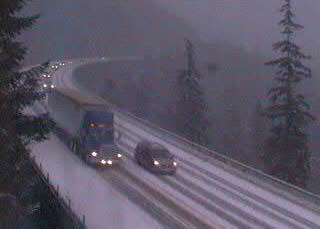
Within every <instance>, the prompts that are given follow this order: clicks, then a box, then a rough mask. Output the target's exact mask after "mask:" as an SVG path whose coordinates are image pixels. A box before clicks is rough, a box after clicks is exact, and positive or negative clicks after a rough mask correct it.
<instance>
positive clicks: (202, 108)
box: [177, 39, 209, 145]
mask: <svg viewBox="0 0 320 229" xmlns="http://www.w3.org/2000/svg"><path fill="white" fill-rule="evenodd" d="M185 44H186V53H185V56H186V57H187V69H186V70H181V71H180V74H179V75H178V80H177V91H178V101H177V112H178V120H177V130H178V132H179V133H181V134H183V135H184V136H185V137H187V138H188V139H190V140H191V141H194V142H197V143H199V144H203V145H206V144H207V143H208V138H207V130H208V127H209V121H208V119H207V117H206V111H207V104H206V102H205V98H204V97H205V95H204V92H203V89H202V88H201V85H200V79H201V75H200V73H199V72H198V70H197V68H196V64H195V52H194V46H193V44H192V43H191V42H190V40H188V39H185Z"/></svg>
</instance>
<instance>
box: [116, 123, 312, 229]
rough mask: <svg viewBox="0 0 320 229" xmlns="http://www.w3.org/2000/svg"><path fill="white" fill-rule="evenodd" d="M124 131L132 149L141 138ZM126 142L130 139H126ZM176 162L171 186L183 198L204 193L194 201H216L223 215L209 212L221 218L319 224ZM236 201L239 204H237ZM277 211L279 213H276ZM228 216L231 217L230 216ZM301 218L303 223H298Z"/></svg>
mask: <svg viewBox="0 0 320 229" xmlns="http://www.w3.org/2000/svg"><path fill="white" fill-rule="evenodd" d="M118 127H119V126H118ZM124 132H125V133H126V134H123V135H124V138H131V143H130V146H127V150H128V151H131V152H132V151H133V148H134V146H135V144H136V143H137V142H138V141H140V140H141V139H142V138H141V137H140V138H139V137H138V136H136V135H134V136H133V135H131V136H128V134H127V133H128V131H123V133H124ZM132 138H134V140H132ZM126 142H130V141H128V140H126ZM130 148H131V149H130ZM178 162H179V163H178V164H179V168H180V167H181V168H180V169H181V170H182V171H179V172H178V174H177V176H175V177H173V178H171V177H168V178H164V179H168V181H169V182H171V186H174V187H175V188H176V189H177V190H180V191H181V193H183V194H185V195H186V198H190V197H191V198H192V196H193V195H194V194H195V193H196V195H197V193H198V197H199V196H201V197H203V196H205V197H206V199H205V201H203V200H200V201H199V199H198V200H197V201H198V202H202V203H203V204H202V205H204V206H205V207H206V208H211V207H212V206H210V205H208V204H211V205H214V204H215V205H217V203H219V205H218V207H220V209H221V210H223V212H224V215H221V214H219V212H218V211H217V209H215V210H213V209H211V210H212V214H218V215H220V216H221V217H222V218H223V219H224V220H229V221H230V222H231V223H234V224H235V225H237V224H239V222H237V221H236V220H238V221H240V222H241V221H242V222H243V223H248V224H249V225H248V226H247V227H251V228H255V227H258V226H259V225H260V226H261V227H262V228H317V226H318V225H317V224H314V223H311V222H308V221H305V220H303V219H301V217H299V215H292V214H291V213H288V212H286V211H285V210H284V209H282V208H279V207H278V206H275V205H272V204H270V202H268V201H266V200H264V199H263V198H259V199H257V197H258V196H257V195H253V194H252V193H251V192H248V191H246V190H245V189H243V188H240V187H239V186H236V185H233V184H232V183H230V182H228V181H227V180H224V179H223V178H221V177H218V176H217V175H214V173H212V172H209V171H207V170H205V172H203V170H201V169H200V167H198V166H193V167H192V166H190V165H194V163H190V162H188V163H185V160H183V159H181V158H179V157H178ZM194 167H196V168H194ZM187 170H188V172H189V173H188V172H187ZM190 171H191V176H190ZM208 174H209V175H210V176H211V177H210V179H209V178H208V177H209V176H208ZM200 177H201V178H204V179H205V181H204V182H201V179H199V178H200ZM212 177H214V179H212ZM160 179H162V178H160ZM162 180H163V179H162ZM217 180H218V181H219V180H220V182H217ZM177 184H179V185H180V188H179V187H178V186H177ZM191 187H192V188H191ZM186 189H187V190H189V192H188V193H187V192H186ZM217 195H219V196H220V198H219V197H218V198H217ZM227 199H229V203H226V202H225V200H227ZM210 200H211V201H210ZM237 202H238V204H237ZM239 202H240V204H241V205H239ZM233 205H238V208H234V207H233ZM277 211H278V212H277ZM245 212H247V214H245ZM259 212H260V213H261V214H260V215H259V214H258V213H259ZM279 212H280V213H281V214H279ZM226 215H227V216H226ZM235 215H236V216H235ZM230 216H231V217H233V218H231V219H230ZM258 219H260V220H258ZM300 220H301V221H302V222H304V223H300ZM261 221H262V222H261ZM238 226H239V225H238ZM243 227H245V226H243V225H242V226H240V227H239V228H243Z"/></svg>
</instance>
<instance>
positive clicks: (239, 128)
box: [22, 0, 320, 190]
mask: <svg viewBox="0 0 320 229" xmlns="http://www.w3.org/2000/svg"><path fill="white" fill-rule="evenodd" d="M280 3H281V2H280V1H278V0H268V1H252V0H240V1H239V0H225V1H224V0H117V1H116V0H112V1H105V0H90V1H88V0H77V1H74V0H59V1H52V0H34V1H33V2H31V3H30V4H28V6H27V7H26V9H25V10H24V11H23V14H30V13H40V14H41V17H40V19H39V20H38V23H36V24H35V27H34V28H33V29H32V30H31V31H28V32H26V33H24V34H23V37H22V39H24V41H25V42H26V45H27V47H28V48H30V54H29V58H28V59H27V63H39V62H44V61H46V60H48V59H53V60H55V59H72V58H82V57H88V56H121V55H141V56H144V57H147V58H146V59H150V58H151V57H155V58H158V59H159V63H158V65H154V66H152V71H149V72H148V77H149V78H151V80H154V82H156V80H159V79H164V80H163V81H165V80H170V78H171V79H172V78H173V77H174V76H175V74H176V72H177V70H179V69H181V68H182V67H183V63H184V62H183V61H184V60H183V52H184V43H183V39H184V38H185V37H188V38H190V39H191V40H192V41H193V42H194V43H195V46H196V50H197V55H198V60H199V66H200V67H199V68H200V70H201V72H202V73H203V74H204V75H209V76H210V77H207V78H205V80H204V87H205V89H206V93H207V101H208V104H209V107H210V119H211V121H212V122H213V123H214V129H212V130H211V132H210V138H211V139H212V141H213V145H214V146H215V149H217V150H218V151H219V152H222V153H230V156H235V157H236V158H237V157H238V158H237V159H241V160H244V161H245V160H246V161H248V163H251V164H254V163H256V161H257V158H256V157H257V156H256V155H257V154H256V153H255V152H254V151H253V150H252V142H251V140H250V139H249V138H250V133H249V131H248V130H249V128H252V120H253V116H254V112H253V111H254V108H255V106H256V103H257V100H258V99H261V100H265V97H266V91H267V89H268V88H269V86H270V85H271V82H272V81H271V80H270V79H271V78H272V76H273V75H272V70H271V69H270V68H267V67H265V66H264V65H263V63H264V62H266V61H268V60H270V59H271V58H272V52H271V45H272V43H273V42H275V41H277V40H279V38H280V35H279V27H278V25H277V23H278V21H279V20H280V19H281V15H280V13H279V8H280ZM293 3H294V8H295V13H296V16H297V18H296V19H297V22H298V23H301V24H302V25H304V27H305V29H304V30H303V31H302V32H299V33H297V36H296V39H297V43H298V44H299V45H301V46H302V47H303V48H304V50H305V52H306V53H307V54H310V55H312V56H313V59H312V60H311V61H310V62H309V63H307V64H308V65H309V66H311V67H312V70H313V75H314V78H313V79H312V80H307V81H306V83H305V85H304V89H305V91H304V93H305V95H306V99H307V101H308V102H310V104H311V107H312V113H313V114H314V115H315V116H316V117H317V118H318V120H320V115H319V114H320V106H319V104H318V101H319V99H320V94H319V91H320V90H319V88H318V84H319V82H320V81H319V79H320V78H319V77H318V76H319V74H320V68H319V66H320V65H319V63H320V61H319V58H320V52H319V51H318V50H319V48H320V40H319V39H318V37H319V36H320V27H319V26H317V22H318V21H320V14H319V12H320V2H319V1H318V0H304V1H300V0H295V1H293ZM209 63H215V64H217V65H218V67H219V71H218V72H217V73H215V74H212V75H210V74H208V73H207V68H206V67H207V64H209ZM155 79H156V80H155ZM158 85H159V88H160V89H161V90H160V89H159V92H160V93H159V95H158V97H161V96H162V97H164V95H166V91H164V90H163V88H164V86H163V85H162V83H161V82H160V81H159V82H158ZM165 86H166V85H165ZM161 87H162V88H161ZM162 100H164V99H162ZM230 111H231V112H232V111H236V112H238V113H237V115H238V116H239V120H240V122H241V124H239V125H234V124H232V125H230V126H232V128H231V127H230V126H229V127H228V126H226V125H227V124H228V123H230V122H231V121H230V120H231V119H232V114H231V112H230ZM318 126H319V121H316V122H315V128H314V129H313V130H312V131H311V132H312V134H311V143H312V151H313V156H314V157H319V156H318V154H319V152H320V151H319V150H318V149H319V147H318V143H317V142H318V139H319V137H320V134H318V133H320V131H319V130H320V128H318ZM247 127H249V128H247ZM233 129H234V133H236V134H238V135H239V138H236V139H237V141H238V142H236V143H233V145H235V144H236V149H232V147H230V145H228V144H225V145H224V144H222V142H226V141H225V139H226V138H228V137H229V135H232V134H234V133H232V130H233ZM239 155H240V156H239ZM239 157H243V158H239ZM312 166H313V167H314V168H315V169H314V171H318V170H319V169H318V168H316V166H318V163H313V164H312ZM317 176H318V175H317V174H314V175H313V177H314V178H316V177H317ZM313 180H317V179H313ZM317 185H318V186H319V187H320V184H317ZM317 185H314V184H313V188H312V189H313V190H319V188H317Z"/></svg>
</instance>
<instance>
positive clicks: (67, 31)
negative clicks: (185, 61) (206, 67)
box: [25, 0, 320, 63]
mask: <svg viewBox="0 0 320 229" xmlns="http://www.w3.org/2000/svg"><path fill="white" fill-rule="evenodd" d="M281 2H282V1H279V0H268V1H262V0H258V1H253V0H196V1H195V0H157V1H156V0H149V1H144V0H131V1H128V0H117V1H105V0H91V1H87V0H77V1H75V0H59V1H52V0H34V1H33V3H31V4H29V5H28V9H27V10H26V13H30V12H32V13H41V14H42V18H41V19H40V20H39V22H38V24H37V25H36V27H35V28H34V29H33V30H32V32H30V33H29V34H27V36H25V37H26V38H25V39H26V41H27V43H28V44H29V45H30V46H31V48H33V47H34V49H32V52H40V53H41V51H43V49H45V50H46V51H47V50H50V48H52V49H54V48H61V49H66V52H70V53H81V50H80V49H81V48H82V49H83V50H84V49H85V48H87V50H86V51H84V52H83V54H85V53H90V52H91V54H92V55H94V53H98V52H100V53H101V55H108V52H109V53H113V52H112V51H110V48H109V50H108V48H107V47H106V46H108V43H109V44H110V45H111V46H116V45H118V46H122V47H119V50H120V51H119V54H123V53H126V52H135V51H136V50H137V49H135V48H136V47H134V46H135V44H136V42H135V41H133V40H137V39H139V34H138V33H140V36H141V38H142V39H143V40H144V43H145V44H146V45H150V46H152V45H155V44H156V43H157V42H156V41H154V40H156V39H157V35H159V34H160V36H162V37H165V36H169V37H171V38H172V37H178V35H182V36H183V35H186V34H190V33H193V35H194V36H197V37H198V38H199V39H201V40H202V41H206V42H214V41H216V40H225V39H226V40H230V41H232V42H233V43H234V44H239V45H243V46H244V47H246V48H247V49H249V50H252V49H259V50H263V51H264V52H265V53H270V52H271V44H272V43H273V42H275V41H277V40H278V39H279V27H278V26H277V22H278V21H279V20H280V18H281V15H280V13H279V8H280V5H281ZM293 2H294V8H295V13H296V16H297V18H296V20H297V22H298V23H301V24H302V25H304V26H305V29H304V30H303V32H299V33H298V34H297V42H298V43H299V44H300V45H301V46H302V47H305V48H306V52H307V53H309V54H311V55H312V56H313V57H314V60H313V62H317V63H318V57H319V54H318V52H316V50H317V48H318V47H320V39H318V37H319V36H320V27H319V26H317V22H318V21H320V2H319V1H318V0H303V1H301V0H295V1H293ZM153 15H154V19H153V20H152V16H153ZM181 19H182V21H179V20H181ZM130 22H132V24H130ZM161 24H162V26H159V27H157V26H156V27H154V25H161ZM170 26H172V28H178V29H179V30H180V31H181V32H180V33H179V32H177V31H175V30H174V29H171V30H170V28H169V27H170ZM155 30H158V31H157V32H154V31H155ZM191 30H192V31H191ZM152 31H153V32H152ZM161 31H162V34H161ZM185 31H188V32H187V33H185ZM126 32H127V33H128V34H130V36H128V37H126V38H124V37H125V33H126ZM150 34H151V35H150ZM39 35H41V36H40V37H39V38H37V37H36V36H39ZM119 37H122V38H120V39H119ZM46 38H47V40H46V41H45V39H46ZM39 40H41V41H40V42H39ZM169 40H170V39H169ZM35 41H36V43H37V44H36V45H35ZM46 42H47V43H49V44H50V47H48V46H49V45H48V44H46ZM88 43H90V46H91V47H90V48H89V47H84V46H88V45H87V44H88ZM163 43H165V42H161V45H163ZM55 46H57V47H55ZM81 46H83V47H81ZM123 46H126V48H123ZM138 49H139V48H138ZM83 50H82V51H83ZM97 50H98V51H97ZM53 52H54V51H53ZM65 55H66V56H68V53H65ZM69 56H70V55H69ZM71 56H74V55H71ZM43 58H45V56H44V57H43ZM47 58H52V57H51V56H50V55H49V54H48V55H47ZM57 58H58V57H57Z"/></svg>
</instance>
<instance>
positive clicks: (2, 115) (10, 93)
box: [0, 0, 52, 195]
mask: <svg viewBox="0 0 320 229" xmlns="http://www.w3.org/2000/svg"><path fill="white" fill-rule="evenodd" d="M26 2H27V1H24V0H2V1H0V22H1V23H0V128H1V129H0V145H1V148H0V188H2V189H3V190H6V189H9V190H7V191H11V192H15V193H12V194H14V195H15V194H17V192H18V190H17V187H19V186H18V184H17V182H21V181H24V179H23V178H22V179H21V177H20V175H21V174H20V173H21V172H22V171H23V169H20V165H21V163H22V162H23V161H24V160H28V155H29V151H28V145H29V144H30V143H32V142H35V141H41V140H44V139H45V138H46V136H47V134H48V133H49V131H50V129H51V128H52V123H51V121H50V120H49V119H48V118H46V117H44V116H41V117H35V116H30V115H27V114H25V112H24V111H25V108H26V107H27V106H30V105H32V104H33V103H34V102H35V101H36V100H40V99H42V98H44V93H43V92H40V86H39V83H40V82H39V79H40V77H39V75H40V74H41V73H42V72H43V71H44V70H45V68H46V67H47V65H46V64H44V65H42V66H39V67H35V68H32V69H30V70H28V71H23V70H22V61H23V60H24V56H25V55H26V53H27V49H26V47H24V46H23V44H22V42H21V41H19V40H18V39H17V38H18V36H19V35H20V34H21V32H22V31H24V30H26V29H29V28H31V27H32V25H33V24H34V22H35V21H36V19H37V18H38V16H32V17H18V16H15V15H16V14H17V13H19V12H20V11H21V10H22V8H23V7H24V6H25V4H26ZM15 181H16V182H15ZM13 183H15V184H14V185H13ZM22 185H23V183H21V186H22Z"/></svg>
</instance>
